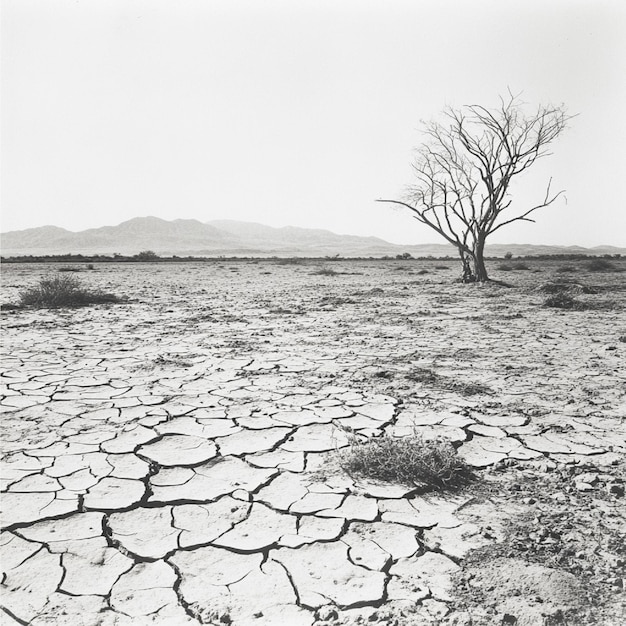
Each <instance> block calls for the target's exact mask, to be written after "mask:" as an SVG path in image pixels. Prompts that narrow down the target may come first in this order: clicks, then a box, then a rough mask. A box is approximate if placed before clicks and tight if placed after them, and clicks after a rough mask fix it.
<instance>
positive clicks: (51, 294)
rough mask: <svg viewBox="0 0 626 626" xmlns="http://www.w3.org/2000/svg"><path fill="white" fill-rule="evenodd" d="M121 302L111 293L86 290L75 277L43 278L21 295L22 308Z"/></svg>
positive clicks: (52, 307)
mask: <svg viewBox="0 0 626 626" xmlns="http://www.w3.org/2000/svg"><path fill="white" fill-rule="evenodd" d="M119 301H120V299H119V298H118V297H117V296H115V295H113V294H111V293H103V292H101V291H89V290H87V289H85V288H84V287H82V285H81V284H80V282H79V281H78V280H76V278H74V277H73V276H55V277H54V278H43V279H42V280H40V281H39V285H37V286H36V287H31V288H30V289H26V290H24V291H22V292H21V293H20V305H21V306H32V307H41V308H51V309H56V308H60V307H78V306H87V305H89V304H103V303H107V302H119Z"/></svg>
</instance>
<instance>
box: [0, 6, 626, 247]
mask: <svg viewBox="0 0 626 626" xmlns="http://www.w3.org/2000/svg"><path fill="white" fill-rule="evenodd" d="M625 5H626V3H624V2H623V0H593V1H592V0H584V1H583V0H539V1H534V0H524V1H523V2H522V1H518V2H502V1H501V0H497V1H494V2H490V1H486V0H447V1H446V0H433V1H432V2H431V1H425V0H370V1H368V0H354V1H352V0H328V1H326V0H310V1H309V0H283V1H280V0H267V1H263V2H261V1H259V0H252V1H243V0H175V1H174V0H167V1H166V0H2V5H1V6H2V15H1V20H2V68H1V69H2V231H5V232H6V231H9V230H18V229H24V228H30V227H36V226H43V225H46V224H54V225H56V226H62V227H65V228H68V229H70V230H82V229H85V228H92V227H99V226H103V225H113V224H118V223H120V222H122V221H124V220H126V219H130V218H132V217H138V216H145V215H155V216H158V217H161V218H164V219H175V218H195V219H199V220H201V221H209V220H212V219H224V218H228V219H238V220H245V221H257V222H261V223H265V224H268V225H272V226H285V225H294V226H303V227H311V228H328V229H330V230H333V231H335V232H339V233H350V234H357V235H377V236H380V237H383V238H385V239H387V240H389V241H394V242H398V243H427V242H436V241H438V238H437V235H436V234H435V233H434V232H432V231H430V230H429V229H428V228H427V227H425V226H421V225H419V224H418V223H417V222H416V221H415V220H413V219H411V218H410V217H409V216H408V215H407V214H405V213H403V212H402V211H400V210H395V209H392V208H390V206H389V205H382V204H377V203H375V202H374V200H375V199H376V198H380V197H385V198H398V197H401V196H402V193H403V191H404V189H405V186H406V185H407V184H409V183H410V182H411V167H410V163H411V160H412V154H413V153H412V149H413V147H415V146H416V145H418V144H419V143H420V141H421V139H420V121H421V120H429V119H432V118H436V117H437V115H438V114H439V112H440V111H441V110H442V108H443V107H444V106H446V105H453V106H459V105H463V104H471V103H481V104H485V105H487V106H494V105H497V103H498V95H499V94H505V93H506V91H507V88H510V89H512V90H513V91H515V92H523V98H524V100H526V101H527V102H529V103H531V104H533V105H536V104H539V103H546V104H548V103H552V104H560V103H564V104H565V105H566V106H567V108H568V110H569V112H570V113H572V114H574V113H577V114H578V117H576V118H575V119H573V120H572V121H571V123H570V128H569V129H568V131H567V132H566V133H565V134H564V135H563V136H562V137H561V138H560V139H559V140H558V141H557V142H556V143H555V144H554V146H553V149H552V152H553V155H552V156H550V157H549V158H547V159H545V160H544V161H542V162H540V163H537V164H536V165H535V167H534V170H532V171H530V172H528V175H526V176H525V177H524V178H522V179H520V180H519V182H518V184H516V186H515V188H514V192H515V202H516V203H517V204H518V206H520V207H524V206H531V205H532V204H531V203H534V202H535V201H537V200H540V199H541V198H542V197H543V193H544V186H545V183H546V182H547V181H548V180H549V178H550V177H551V176H552V177H553V185H554V187H555V188H556V189H566V190H567V193H566V196H567V203H565V202H564V201H559V202H557V203H556V204H554V205H552V206H551V207H549V208H546V209H544V210H543V211H541V212H538V213H537V214H536V216H537V223H536V224H521V225H519V226H511V227H507V228H503V229H501V230H500V231H498V233H497V234H495V235H494V237H493V239H492V240H491V241H492V242H500V243H514V242H516V243H546V244H561V245H570V244H579V245H584V246H595V245H600V244H613V245H618V246H625V245H626V210H625V209H626V207H625V205H624V195H625V192H624V190H623V188H622V187H623V182H624V179H625V176H626V114H625V112H626V79H625V77H626V8H624V7H625Z"/></svg>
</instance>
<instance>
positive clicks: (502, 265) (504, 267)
mask: <svg viewBox="0 0 626 626" xmlns="http://www.w3.org/2000/svg"><path fill="white" fill-rule="evenodd" d="M498 269H499V270H500V271H501V272H510V271H511V270H512V269H513V268H512V267H511V266H510V265H508V264H507V263H500V265H498Z"/></svg>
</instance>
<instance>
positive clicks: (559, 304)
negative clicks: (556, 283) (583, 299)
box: [543, 291, 580, 309]
mask: <svg viewBox="0 0 626 626" xmlns="http://www.w3.org/2000/svg"><path fill="white" fill-rule="evenodd" d="M543 305H544V306H547V307H550V308H553V309H578V308H580V302H578V301H577V300H575V299H574V298H573V297H572V296H571V295H570V294H569V293H566V292H564V291H560V292H558V293H555V294H554V295H552V296H549V297H548V298H546V299H545V300H544V303H543Z"/></svg>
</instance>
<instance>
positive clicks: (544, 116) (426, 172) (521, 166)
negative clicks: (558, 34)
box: [377, 94, 570, 282]
mask: <svg viewBox="0 0 626 626" xmlns="http://www.w3.org/2000/svg"><path fill="white" fill-rule="evenodd" d="M569 119H570V117H568V116H567V115H566V112H565V109H564V107H563V106H559V107H552V106H539V107H538V108H537V110H536V111H535V112H533V113H532V114H530V115H527V114H525V113H524V106H523V105H522V103H521V102H520V101H519V99H518V97H517V96H514V95H513V94H509V97H508V98H507V99H506V100H505V99H503V98H500V106H499V107H498V108H496V109H487V108H485V107H484V106H481V105H477V104H474V105H467V106H464V107H461V108H460V109H453V108H447V109H445V111H444V121H443V122H431V123H429V124H427V125H426V129H425V134H426V136H427V139H426V142H425V143H424V144H422V145H421V146H420V147H418V148H417V150H416V159H415V162H414V163H413V169H414V172H415V176H416V178H417V183H416V184H415V185H414V186H412V187H411V188H409V190H408V193H407V195H406V197H405V198H404V199H403V200H383V199H379V200H377V202H390V203H393V204H398V205H401V206H403V207H405V208H407V209H409V210H410V211H411V212H412V214H413V217H414V218H415V219H416V220H418V221H419V222H421V223H422V224H426V225H427V226H429V227H430V228H432V229H433V230H435V231H436V232H437V233H439V234H440V235H441V236H442V237H444V239H446V240H447V241H448V242H449V243H451V244H452V245H453V246H455V247H456V248H457V250H458V252H459V255H460V257H461V262H462V264H463V268H464V279H465V280H468V281H469V280H477V281H481V282H482V281H486V280H488V276H487V270H486V268H485V260H484V251H485V242H486V240H487V237H488V236H489V235H491V234H492V233H494V232H495V231H497V230H498V229H500V228H502V227H503V226H506V225H507V224H511V223H513V222H517V221H525V222H533V221H534V220H533V219H532V218H530V217H529V216H530V215H531V214H532V213H533V212H534V211H536V210H537V209H540V208H542V207H545V206H548V205H549V204H552V203H553V202H554V201H555V200H556V199H557V198H558V197H559V196H560V195H561V194H562V193H563V191H559V192H557V193H552V191H551V189H550V187H551V182H552V180H550V182H549V183H548V185H547V187H546V190H545V194H544V196H543V199H542V200H541V201H540V202H539V203H538V204H536V205H535V206H532V207H530V208H524V209H521V210H517V211H515V210H513V209H511V208H510V207H511V203H512V200H511V198H510V194H509V186H510V184H511V181H512V179H513V177H514V176H517V175H518V174H521V173H522V172H524V171H525V170H527V169H528V168H529V167H530V166H531V165H533V163H535V161H537V159H539V158H541V157H543V156H546V155H548V154H549V152H547V150H546V147H547V146H548V145H549V144H550V143H551V142H552V141H554V140H555V139H556V138H557V137H558V136H559V135H560V134H561V132H562V131H563V130H564V129H565V127H566V123H567V121H568V120H569Z"/></svg>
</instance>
